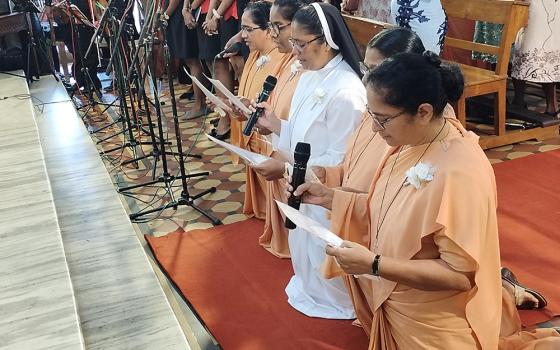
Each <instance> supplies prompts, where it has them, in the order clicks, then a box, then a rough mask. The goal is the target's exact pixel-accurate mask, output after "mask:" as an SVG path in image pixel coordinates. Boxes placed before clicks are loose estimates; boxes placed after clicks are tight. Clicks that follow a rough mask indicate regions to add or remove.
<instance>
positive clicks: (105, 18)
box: [84, 0, 113, 58]
mask: <svg viewBox="0 0 560 350" xmlns="http://www.w3.org/2000/svg"><path fill="white" fill-rule="evenodd" d="M112 3H113V0H109V2H108V3H107V8H106V9H105V11H103V14H102V15H101V19H100V20H99V25H98V26H97V28H95V32H94V33H93V36H92V37H91V40H90V42H89V45H88V48H87V50H86V53H85V55H84V58H88V57H89V52H90V51H91V49H92V47H93V44H94V43H95V41H96V39H97V36H98V35H99V34H100V33H101V32H102V31H103V29H104V27H105V25H106V24H107V23H108V21H109V13H110V12H111V11H110V10H109V9H110V8H111V4H112Z"/></svg>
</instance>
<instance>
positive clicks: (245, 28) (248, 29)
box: [241, 26, 262, 34]
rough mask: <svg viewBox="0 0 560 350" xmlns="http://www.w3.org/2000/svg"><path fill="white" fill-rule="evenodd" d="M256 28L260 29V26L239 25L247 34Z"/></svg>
mask: <svg viewBox="0 0 560 350" xmlns="http://www.w3.org/2000/svg"><path fill="white" fill-rule="evenodd" d="M257 29H262V28H261V27H249V26H241V31H242V32H245V33H247V34H250V33H252V32H253V31H255V30H257Z"/></svg>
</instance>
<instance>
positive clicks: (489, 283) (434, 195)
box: [294, 53, 560, 350]
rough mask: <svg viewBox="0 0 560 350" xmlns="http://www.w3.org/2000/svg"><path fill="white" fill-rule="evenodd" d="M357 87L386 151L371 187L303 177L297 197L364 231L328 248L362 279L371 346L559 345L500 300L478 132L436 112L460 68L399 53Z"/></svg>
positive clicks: (490, 196) (489, 191)
mask: <svg viewBox="0 0 560 350" xmlns="http://www.w3.org/2000/svg"><path fill="white" fill-rule="evenodd" d="M366 86H367V94H368V104H369V106H370V107H369V114H370V116H371V118H372V125H373V131H375V132H378V134H379V135H380V136H381V137H382V138H383V139H384V140H385V142H386V143H387V145H388V146H389V147H388V149H387V150H386V152H384V154H383V156H382V158H381V161H380V163H379V164H374V166H376V167H377V165H379V166H378V167H377V170H376V173H375V175H374V178H373V181H372V183H371V186H370V188H369V193H367V194H363V193H351V194H350V196H348V192H346V193H344V191H343V190H342V189H335V190H334V191H333V190H329V191H325V190H324V188H323V187H322V186H321V185H318V184H309V183H308V184H304V185H302V186H300V187H299V188H298V189H296V191H295V192H294V194H295V195H301V194H303V195H304V197H303V198H304V201H305V202H307V203H314V204H319V205H322V206H325V207H327V208H331V219H332V221H337V220H339V221H341V222H344V221H346V222H348V221H351V222H352V225H353V226H352V229H353V230H358V232H362V235H363V237H362V239H361V241H362V242H359V243H356V242H350V241H344V243H343V244H342V245H341V246H340V247H336V248H335V247H328V248H327V254H329V255H332V256H334V257H335V258H336V260H337V262H338V263H339V264H340V266H341V268H342V269H343V270H344V272H345V273H347V274H351V275H356V276H360V277H359V278H361V279H364V280H363V281H365V278H366V276H367V275H369V277H367V278H368V281H369V282H367V283H370V284H371V288H370V290H371V296H368V301H369V303H370V306H371V310H372V319H371V326H369V325H368V326H369V330H370V332H369V335H370V346H369V349H389V350H392V349H434V348H436V349H488V350H490V349H492V350H494V349H498V347H500V348H502V349H512V348H514V349H531V348H534V347H535V346H536V345H537V344H539V346H544V347H543V348H546V349H548V348H550V349H553V348H555V346H556V348H557V346H558V344H559V342H560V337H557V335H558V334H557V333H556V332H555V331H554V330H537V331H535V332H532V333H525V332H523V333H519V328H518V326H519V324H518V323H516V322H515V319H514V313H513V312H512V310H515V306H514V305H515V304H514V303H513V300H512V299H511V298H509V299H508V295H507V293H506V294H505V296H504V299H503V300H502V286H501V280H500V274H499V261H500V258H499V246H498V233H497V219H496V205H497V203H496V188H495V181H494V175H493V171H492V167H491V166H490V163H489V162H488V159H487V158H486V156H485V155H484V153H483V152H482V150H481V149H480V147H479V146H478V138H477V137H476V135H474V134H472V133H470V132H467V131H466V130H465V129H464V128H463V127H462V126H461V125H460V124H459V123H457V121H456V120H454V119H450V118H444V117H442V114H443V110H444V108H445V106H446V104H447V102H448V101H453V100H455V99H457V98H458V97H459V96H460V95H461V92H462V87H463V80H462V75H461V73H460V70H459V69H458V68H457V67H455V66H448V65H444V64H441V61H440V60H439V58H438V57H437V56H436V55H435V54H433V53H426V54H424V55H415V54H400V55H397V56H395V57H394V58H390V59H388V60H386V61H384V62H383V63H382V64H381V65H379V66H378V67H377V68H376V69H375V70H373V71H372V72H371V73H370V74H369V75H368V76H367V78H366ZM349 200H350V201H349ZM364 241H365V242H366V246H364V245H363V242H364ZM353 297H355V296H354V295H353ZM502 301H504V303H505V305H506V307H505V308H503V307H502ZM512 305H513V308H512ZM502 313H503V314H504V316H506V315H508V316H509V318H507V317H506V321H512V320H513V322H510V325H511V324H513V325H514V327H509V329H508V332H505V328H506V327H502V332H500V331H501V322H502ZM364 326H365V325H364ZM516 326H517V328H516ZM508 333H509V334H508ZM555 335H556V336H555ZM504 336H507V337H504ZM514 346H515V347H514Z"/></svg>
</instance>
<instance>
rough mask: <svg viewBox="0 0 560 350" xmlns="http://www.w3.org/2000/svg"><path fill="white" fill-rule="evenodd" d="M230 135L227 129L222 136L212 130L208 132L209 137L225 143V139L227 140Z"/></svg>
mask: <svg viewBox="0 0 560 350" xmlns="http://www.w3.org/2000/svg"><path fill="white" fill-rule="evenodd" d="M230 134H231V129H229V130H228V131H226V132H225V133H223V134H221V135H220V134H218V132H217V131H216V129H212V131H210V136H212V137H215V138H217V139H218V140H220V141H225V140H226V139H228V138H229V136H230Z"/></svg>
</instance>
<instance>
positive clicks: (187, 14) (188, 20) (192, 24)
mask: <svg viewBox="0 0 560 350" xmlns="http://www.w3.org/2000/svg"><path fill="white" fill-rule="evenodd" d="M181 13H182V14H183V21H184V22H185V26H186V27H187V28H189V29H194V28H196V21H195V20H194V17H193V15H192V13H191V11H190V10H189V9H186V8H184V9H183V10H182V11H181Z"/></svg>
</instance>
